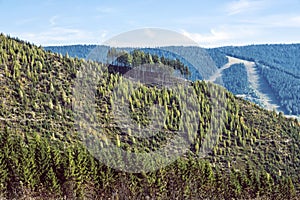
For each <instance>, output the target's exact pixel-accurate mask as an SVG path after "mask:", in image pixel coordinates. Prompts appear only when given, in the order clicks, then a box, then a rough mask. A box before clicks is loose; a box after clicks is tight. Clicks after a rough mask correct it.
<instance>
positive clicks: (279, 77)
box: [45, 44, 300, 117]
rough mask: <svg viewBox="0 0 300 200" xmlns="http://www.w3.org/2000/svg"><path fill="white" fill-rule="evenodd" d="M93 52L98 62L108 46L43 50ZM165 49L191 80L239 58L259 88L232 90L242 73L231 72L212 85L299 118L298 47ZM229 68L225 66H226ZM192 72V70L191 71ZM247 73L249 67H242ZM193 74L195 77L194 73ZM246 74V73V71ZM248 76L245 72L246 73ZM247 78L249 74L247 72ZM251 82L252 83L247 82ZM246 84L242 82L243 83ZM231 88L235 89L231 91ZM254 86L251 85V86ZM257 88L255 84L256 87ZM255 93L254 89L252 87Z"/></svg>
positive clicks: (78, 54) (207, 75)
mask: <svg viewBox="0 0 300 200" xmlns="http://www.w3.org/2000/svg"><path fill="white" fill-rule="evenodd" d="M93 48H94V49H98V51H100V49H101V55H103V56H99V55H98V56H97V58H100V57H101V59H98V60H103V61H105V60H106V56H105V55H106V53H105V52H107V51H108V47H105V46H94V45H74V46H61V47H45V49H46V50H50V51H53V52H57V53H62V55H65V54H66V53H69V55H71V56H74V57H79V58H88V57H89V53H91V52H93V51H94V50H93ZM159 49H161V50H166V51H169V52H173V53H176V54H178V55H180V56H181V57H184V58H185V59H186V60H188V61H190V62H191V63H192V68H193V69H190V71H192V72H193V73H192V76H191V77H193V79H191V80H195V78H196V79H202V78H201V77H203V79H205V80H208V79H209V78H210V77H211V76H213V75H214V74H216V73H218V71H219V70H218V68H221V67H223V66H224V65H226V64H227V63H228V62H229V60H228V56H230V57H234V58H236V59H240V60H241V61H240V62H241V63H250V62H251V63H254V64H255V66H254V67H255V68H256V78H257V80H256V81H257V82H258V83H259V85H261V87H260V88H259V89H258V88H256V91H255V92H253V91H249V90H244V88H242V87H241V86H238V87H236V86H235V85H234V84H235V83H236V81H235V80H233V79H232V77H233V76H235V77H239V78H241V79H243V78H245V77H241V76H242V74H232V72H233V71H232V70H231V71H229V73H226V75H222V77H221V78H222V79H223V80H224V81H225V82H228V83H229V82H230V81H233V82H232V84H230V83H229V84H228V85H230V86H231V87H227V86H226V85H224V84H223V83H222V81H221V82H220V81H217V82H216V83H218V84H220V85H223V86H225V87H226V88H227V89H228V90H229V91H231V92H233V93H234V94H238V95H240V96H242V97H244V98H245V99H247V100H250V101H252V102H254V103H257V104H258V105H260V106H262V107H264V108H267V109H269V110H272V109H274V108H275V109H276V110H277V112H283V113H284V114H285V115H291V116H294V117H295V116H299V113H300V108H299V105H300V103H299V94H300V91H299V87H298V86H299V84H300V82H299V81H300V79H299V74H300V68H299V66H300V65H299V62H298V60H299V55H300V54H299V52H300V45H299V44H291V45H284V44H282V45H276V44H274V45H250V46H243V47H220V48H213V49H203V48H199V47H163V48H158V49H157V50H158V51H159ZM228 67H229V66H228ZM195 69H196V71H195ZM246 69H247V70H248V69H249V68H246ZM195 72H197V74H195ZM248 72H249V71H248ZM248 74H249V73H248ZM250 75H251V73H250ZM248 80H249V82H248V83H247V84H248V86H250V85H253V81H252V79H248ZM251 81H252V82H251ZM245 84H246V83H245ZM232 86H234V87H235V88H233V87H232ZM254 86H255V85H254ZM256 86H257V85H256ZM243 90H244V91H245V92H244V93H236V91H243ZM254 90H255V88H254Z"/></svg>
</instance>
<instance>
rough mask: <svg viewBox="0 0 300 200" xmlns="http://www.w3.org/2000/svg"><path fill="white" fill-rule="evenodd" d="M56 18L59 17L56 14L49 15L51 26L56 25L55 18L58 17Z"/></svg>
mask: <svg viewBox="0 0 300 200" xmlns="http://www.w3.org/2000/svg"><path fill="white" fill-rule="evenodd" d="M58 18H59V17H58V16H57V15H55V16H53V17H51V18H50V19H49V23H50V25H51V26H56V25H57V19H58Z"/></svg>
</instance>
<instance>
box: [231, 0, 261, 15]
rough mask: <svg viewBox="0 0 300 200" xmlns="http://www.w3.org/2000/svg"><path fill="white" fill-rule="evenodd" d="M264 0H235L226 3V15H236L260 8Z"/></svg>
mask: <svg viewBox="0 0 300 200" xmlns="http://www.w3.org/2000/svg"><path fill="white" fill-rule="evenodd" d="M265 4H266V1H262V0H260V1H257V0H237V1H232V2H230V3H229V4H227V5H226V11H227V14H228V15H236V14H241V13H245V12H249V11H254V10H260V9H262V8H264V6H265Z"/></svg>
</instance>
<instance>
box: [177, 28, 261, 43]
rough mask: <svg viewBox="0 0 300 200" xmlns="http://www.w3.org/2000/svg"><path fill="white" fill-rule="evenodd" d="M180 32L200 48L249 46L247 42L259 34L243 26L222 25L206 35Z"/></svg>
mask: <svg viewBox="0 0 300 200" xmlns="http://www.w3.org/2000/svg"><path fill="white" fill-rule="evenodd" d="M181 32H182V34H183V35H185V36H187V37H189V38H191V39H192V40H194V41H195V42H197V43H198V44H199V45H200V46H202V47H218V46H225V45H243V44H249V42H248V43H247V41H250V40H251V38H252V39H253V38H254V37H257V36H258V35H259V34H260V30H259V29H256V27H253V26H244V25H240V26H238V25H227V26H225V25H224V26H221V27H218V28H213V29H211V30H210V32H209V33H208V34H201V33H190V32H188V31H186V30H182V31H181Z"/></svg>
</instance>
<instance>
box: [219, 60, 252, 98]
mask: <svg viewBox="0 0 300 200" xmlns="http://www.w3.org/2000/svg"><path fill="white" fill-rule="evenodd" d="M222 73H223V76H222V77H223V78H222V82H223V85H224V87H225V88H227V89H228V90H229V91H231V92H232V93H233V94H249V93H251V89H250V86H249V81H248V76H247V71H246V69H245V65H244V64H242V63H241V64H234V65H231V66H230V68H227V69H225V70H224V71H223V72H222ZM237 77H238V78H237Z"/></svg>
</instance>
